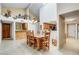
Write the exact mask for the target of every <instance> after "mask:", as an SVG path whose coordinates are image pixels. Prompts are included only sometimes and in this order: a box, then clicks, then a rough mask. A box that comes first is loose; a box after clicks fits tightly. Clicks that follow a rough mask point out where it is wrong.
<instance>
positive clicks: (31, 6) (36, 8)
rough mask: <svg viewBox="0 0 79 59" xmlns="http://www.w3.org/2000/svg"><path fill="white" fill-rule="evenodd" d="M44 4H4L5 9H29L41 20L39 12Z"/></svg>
mask: <svg viewBox="0 0 79 59" xmlns="http://www.w3.org/2000/svg"><path fill="white" fill-rule="evenodd" d="M43 5H44V4H42V3H2V6H3V7H4V6H5V7H15V8H29V9H30V10H31V12H32V13H33V14H34V15H35V16H37V17H38V18H39V10H40V8H41V7H42V6H43Z"/></svg>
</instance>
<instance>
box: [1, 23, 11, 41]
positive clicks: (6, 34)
mask: <svg viewBox="0 0 79 59" xmlns="http://www.w3.org/2000/svg"><path fill="white" fill-rule="evenodd" d="M10 33H11V30H10V24H9V23H2V39H3V40H7V39H10V38H11V36H10Z"/></svg>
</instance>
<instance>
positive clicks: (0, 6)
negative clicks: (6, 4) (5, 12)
mask: <svg viewBox="0 0 79 59" xmlns="http://www.w3.org/2000/svg"><path fill="white" fill-rule="evenodd" d="M0 14H1V4H0Z"/></svg>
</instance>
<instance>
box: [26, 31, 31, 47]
mask: <svg viewBox="0 0 79 59" xmlns="http://www.w3.org/2000/svg"><path fill="white" fill-rule="evenodd" d="M30 34H31V33H30V31H27V45H29V43H30V42H29V39H30Z"/></svg>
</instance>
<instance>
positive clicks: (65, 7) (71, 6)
mask: <svg viewBox="0 0 79 59" xmlns="http://www.w3.org/2000/svg"><path fill="white" fill-rule="evenodd" d="M57 10H58V14H63V13H67V12H72V11H75V10H79V3H58V4H57Z"/></svg>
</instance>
